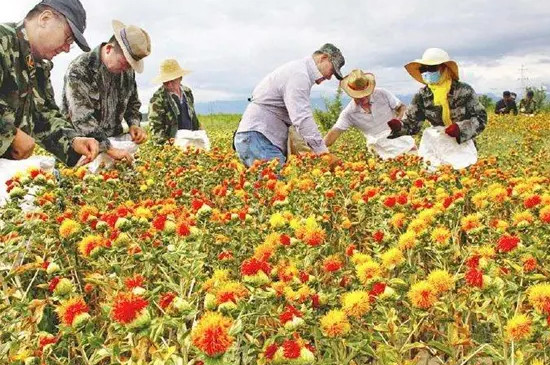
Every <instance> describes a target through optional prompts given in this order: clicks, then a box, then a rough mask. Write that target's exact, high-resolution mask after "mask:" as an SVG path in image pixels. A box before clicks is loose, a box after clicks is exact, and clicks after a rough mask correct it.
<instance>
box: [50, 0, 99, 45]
mask: <svg viewBox="0 0 550 365" xmlns="http://www.w3.org/2000/svg"><path fill="white" fill-rule="evenodd" d="M40 5H46V6H49V7H50V8H52V9H54V10H55V11H57V12H59V13H61V14H62V15H63V16H64V17H65V19H66V20H67V23H69V27H70V28H71V31H72V32H73V37H74V41H75V42H76V44H78V47H80V49H81V50H83V51H84V52H88V51H89V50H90V46H89V45H88V42H86V39H85V38H84V34H83V33H84V30H86V10H84V7H83V6H82V4H81V3H80V1H79V0H43V1H42V2H40Z"/></svg>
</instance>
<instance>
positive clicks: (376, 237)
mask: <svg viewBox="0 0 550 365" xmlns="http://www.w3.org/2000/svg"><path fill="white" fill-rule="evenodd" d="M372 238H374V240H375V241H376V242H378V243H380V242H382V241H383V240H384V232H383V231H376V232H374V233H373V234H372Z"/></svg>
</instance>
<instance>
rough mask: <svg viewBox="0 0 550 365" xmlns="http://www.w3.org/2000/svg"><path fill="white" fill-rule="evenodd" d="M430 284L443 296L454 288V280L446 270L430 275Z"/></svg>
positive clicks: (433, 272)
mask: <svg viewBox="0 0 550 365" xmlns="http://www.w3.org/2000/svg"><path fill="white" fill-rule="evenodd" d="M428 283H429V284H430V285H431V286H432V287H433V288H434V290H435V293H436V294H442V293H445V292H447V291H449V290H451V289H452V288H453V286H454V278H453V276H452V275H451V274H449V273H448V272H447V271H446V270H435V271H432V272H431V273H430V275H428Z"/></svg>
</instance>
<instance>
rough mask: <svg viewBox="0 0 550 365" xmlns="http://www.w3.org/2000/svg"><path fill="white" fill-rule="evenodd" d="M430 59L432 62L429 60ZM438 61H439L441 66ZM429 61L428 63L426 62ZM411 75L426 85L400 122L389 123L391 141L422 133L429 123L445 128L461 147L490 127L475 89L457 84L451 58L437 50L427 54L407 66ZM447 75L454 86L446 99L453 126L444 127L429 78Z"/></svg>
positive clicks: (441, 111)
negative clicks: (423, 127)
mask: <svg viewBox="0 0 550 365" xmlns="http://www.w3.org/2000/svg"><path fill="white" fill-rule="evenodd" d="M430 55H431V59H430ZM438 57H440V59H439V62H438ZM426 60H429V62H428V61H426ZM405 68H406V69H407V71H408V72H409V74H411V76H412V77H413V78H414V79H416V80H417V81H419V82H421V83H423V84H425V85H426V86H424V87H422V88H421V89H420V90H419V91H418V93H416V94H415V96H414V97H413V100H412V102H411V105H410V106H409V107H408V108H407V112H406V113H405V116H404V117H403V119H402V120H401V121H399V120H397V119H393V120H391V121H389V122H388V125H389V126H390V128H391V129H392V133H391V134H390V136H388V138H390V139H391V138H397V137H399V136H403V135H414V134H417V133H418V132H420V130H421V128H422V124H423V123H424V121H425V120H427V121H428V122H429V123H430V124H431V125H432V126H434V127H437V126H443V127H446V128H445V133H446V134H447V135H449V136H451V137H453V138H456V141H457V142H458V143H464V142H466V141H469V140H471V139H474V138H475V137H476V136H477V135H478V134H480V133H481V132H482V131H483V130H484V129H485V126H486V124H487V112H486V110H485V108H484V107H483V105H482V104H481V103H480V102H479V99H478V97H477V95H476V93H475V91H474V89H473V88H472V87H471V86H470V85H468V84H466V83H464V82H461V81H459V80H458V66H457V64H456V62H454V61H452V60H451V59H450V58H449V56H448V54H447V53H446V52H445V51H443V50H441V49H438V48H430V49H428V50H426V52H425V53H424V55H423V59H422V60H416V61H413V62H410V63H409V64H407V65H406V66H405ZM444 73H448V75H450V78H451V79H452V82H451V84H450V89H449V92H448V93H447V95H446V101H448V108H449V112H450V121H449V122H450V123H449V122H448V123H445V121H444V117H443V114H444V113H443V106H442V105H435V102H434V93H433V92H432V89H431V88H430V85H429V83H430V80H429V78H430V77H433V75H436V77H440V76H438V75H441V74H444Z"/></svg>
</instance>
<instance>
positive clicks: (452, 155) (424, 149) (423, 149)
mask: <svg viewBox="0 0 550 365" xmlns="http://www.w3.org/2000/svg"><path fill="white" fill-rule="evenodd" d="M418 155H419V156H421V157H422V158H424V161H426V162H428V161H429V162H430V169H431V170H435V169H437V167H438V166H440V165H451V166H453V168H455V169H457V170H458V169H463V168H466V167H468V166H470V165H473V164H475V163H476V162H477V149H476V146H475V144H474V141H472V140H468V141H466V142H463V143H460V144H459V143H458V142H457V141H456V138H454V137H451V136H449V135H447V133H445V127H429V128H427V129H426V130H425V131H424V133H423V134H422V140H421V141H420V147H419V148H418Z"/></svg>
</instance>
